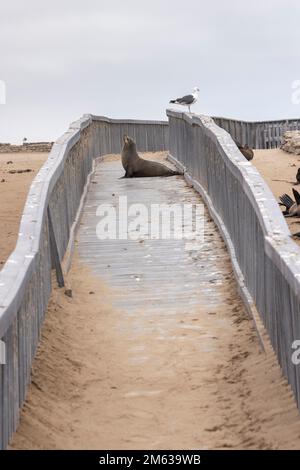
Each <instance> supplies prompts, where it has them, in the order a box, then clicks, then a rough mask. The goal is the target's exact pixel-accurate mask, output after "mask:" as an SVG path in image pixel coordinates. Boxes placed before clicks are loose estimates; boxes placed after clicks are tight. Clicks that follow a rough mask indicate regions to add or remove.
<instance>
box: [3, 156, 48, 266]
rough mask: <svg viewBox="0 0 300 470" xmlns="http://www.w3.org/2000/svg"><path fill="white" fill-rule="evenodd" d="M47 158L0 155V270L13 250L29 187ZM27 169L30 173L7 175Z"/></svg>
mask: <svg viewBox="0 0 300 470" xmlns="http://www.w3.org/2000/svg"><path fill="white" fill-rule="evenodd" d="M47 156H48V153H2V154H0V201H1V203H0V224H1V237H0V269H1V267H2V266H3V264H4V263H5V261H6V259H7V258H8V256H9V255H10V253H11V252H12V251H13V249H14V247H15V244H16V240H17V234H18V229H19V224H20V218H21V215H22V212H23V208H24V204H25V200H26V196H27V193H28V189H29V186H30V184H31V182H32V180H33V178H34V177H35V175H36V174H37V172H38V170H39V168H40V167H41V166H42V164H43V163H44V161H45V160H46V159H47ZM7 162H13V163H9V164H8V163H7ZM27 169H30V170H32V171H31V172H26V173H14V174H11V173H9V171H15V170H27ZM3 180H4V181H3Z"/></svg>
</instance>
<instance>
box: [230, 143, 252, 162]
mask: <svg viewBox="0 0 300 470" xmlns="http://www.w3.org/2000/svg"><path fill="white" fill-rule="evenodd" d="M235 143H236V146H237V148H238V149H239V151H240V152H241V153H242V154H243V155H244V157H245V158H246V159H247V160H248V161H250V160H252V159H253V157H254V152H253V150H252V149H251V148H250V147H248V145H247V144H246V145H242V144H240V143H239V142H237V141H235Z"/></svg>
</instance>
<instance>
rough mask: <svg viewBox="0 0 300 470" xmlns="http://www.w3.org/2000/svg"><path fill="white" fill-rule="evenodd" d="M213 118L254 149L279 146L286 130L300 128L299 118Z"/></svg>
mask: <svg viewBox="0 0 300 470" xmlns="http://www.w3.org/2000/svg"><path fill="white" fill-rule="evenodd" d="M213 120H214V121H215V123H216V124H217V125H218V126H220V127H222V128H223V129H225V130H226V131H227V132H229V134H230V135H231V136H232V137H233V138H234V139H235V140H237V141H238V142H240V143H241V144H242V145H245V144H248V145H249V147H252V148H256V149H269V148H276V147H279V146H280V144H281V140H282V136H283V134H284V133H285V132H286V131H294V130H299V129H300V119H283V120H278V121H257V122H247V121H240V120H237V119H227V118H222V117H214V118H213Z"/></svg>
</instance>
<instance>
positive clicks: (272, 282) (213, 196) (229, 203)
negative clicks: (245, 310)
mask: <svg viewBox="0 0 300 470" xmlns="http://www.w3.org/2000/svg"><path fill="white" fill-rule="evenodd" d="M167 114H168V116H169V123H170V154H171V156H173V157H174V158H175V159H176V160H177V161H178V162H180V164H181V165H182V166H183V167H184V168H185V169H186V172H187V174H188V175H190V177H191V181H192V184H193V185H194V186H195V188H196V189H198V190H199V192H200V193H201V194H203V195H204V197H205V198H206V200H207V201H209V202H210V203H211V206H213V210H214V211H215V214H216V215H217V218H218V220H219V221H221V225H222V226H223V228H224V230H223V232H225V231H226V233H227V235H228V236H229V239H230V246H232V247H233V250H234V254H233V255H232V259H233V261H234V262H236V263H237V265H238V266H239V270H240V271H241V278H240V279H239V281H240V284H242V283H244V285H245V287H246V288H247V290H248V293H250V295H251V297H252V299H253V300H254V302H255V305H256V307H257V310H258V312H259V314H260V316H261V318H262V320H263V323H264V325H265V327H266V329H267V331H268V333H269V335H270V339H271V342H272V345H273V347H274V350H275V351H276V353H277V356H278V360H279V363H280V365H281V367H282V370H283V373H284V375H285V376H286V377H287V378H288V380H289V382H290V384H291V386H292V389H293V391H294V394H295V396H296V399H297V402H298V406H300V366H296V365H294V364H293V363H292V360H291V358H292V353H293V350H292V343H293V342H294V341H295V340H300V249H299V247H298V246H297V245H296V244H295V243H294V242H293V241H292V240H291V239H290V237H289V235H290V232H289V229H288V227H287V224H286V222H285V220H284V218H283V216H282V214H281V211H280V209H279V206H278V204H277V202H276V200H275V198H274V197H273V194H272V193H271V192H270V190H269V188H268V187H267V185H266V184H265V182H264V180H263V179H262V178H261V176H260V174H259V173H258V171H257V170H256V169H255V167H253V165H252V164H251V163H250V162H247V161H246V160H245V159H244V157H243V156H242V155H241V153H240V152H239V151H238V149H237V147H236V146H235V144H234V142H233V141H232V139H231V137H230V136H229V135H228V133H227V132H226V131H225V130H223V129H221V128H220V127H218V126H217V125H216V124H215V123H214V121H213V120H212V119H211V118H208V117H205V116H196V115H192V116H191V115H188V114H183V113H177V112H174V111H168V112H167Z"/></svg>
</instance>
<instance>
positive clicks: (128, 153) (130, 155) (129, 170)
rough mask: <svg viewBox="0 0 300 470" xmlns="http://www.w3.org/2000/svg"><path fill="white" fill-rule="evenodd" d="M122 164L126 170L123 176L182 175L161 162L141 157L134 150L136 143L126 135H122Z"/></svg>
mask: <svg viewBox="0 0 300 470" xmlns="http://www.w3.org/2000/svg"><path fill="white" fill-rule="evenodd" d="M122 165H123V168H124V170H125V172H126V173H125V175H124V176H123V178H140V177H148V176H174V175H182V173H180V172H179V171H174V170H171V168H168V167H167V166H165V165H163V164H162V163H158V162H152V161H149V160H144V159H143V158H141V157H140V156H139V155H138V153H137V151H136V143H135V142H134V140H133V139H132V138H131V137H128V136H127V135H124V137H123V149H122Z"/></svg>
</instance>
